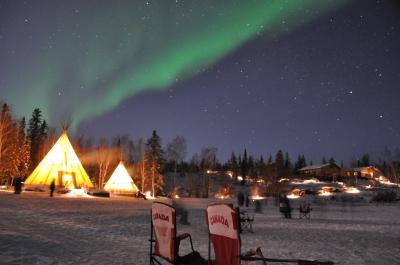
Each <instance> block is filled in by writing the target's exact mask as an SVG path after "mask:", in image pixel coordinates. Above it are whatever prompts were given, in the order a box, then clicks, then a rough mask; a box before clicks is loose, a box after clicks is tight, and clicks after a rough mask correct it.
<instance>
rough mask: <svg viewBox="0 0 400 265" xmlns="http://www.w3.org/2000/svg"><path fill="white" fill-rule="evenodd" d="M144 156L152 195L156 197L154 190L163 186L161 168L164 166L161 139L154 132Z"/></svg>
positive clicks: (148, 141)
mask: <svg viewBox="0 0 400 265" xmlns="http://www.w3.org/2000/svg"><path fill="white" fill-rule="evenodd" d="M146 156H147V159H146V160H147V161H148V165H149V171H150V176H151V190H152V195H153V196H155V195H156V188H159V189H162V187H163V186H164V182H163V178H162V176H161V171H162V166H163V165H164V151H163V150H162V148H161V139H160V137H159V136H158V135H157V132H156V131H155V130H154V131H153V134H152V136H151V137H150V138H149V139H148V140H147V144H146Z"/></svg>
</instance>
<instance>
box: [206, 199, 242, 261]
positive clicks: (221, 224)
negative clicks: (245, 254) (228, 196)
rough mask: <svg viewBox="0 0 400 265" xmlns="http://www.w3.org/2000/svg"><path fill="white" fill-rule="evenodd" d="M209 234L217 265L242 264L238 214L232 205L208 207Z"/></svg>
mask: <svg viewBox="0 0 400 265" xmlns="http://www.w3.org/2000/svg"><path fill="white" fill-rule="evenodd" d="M206 218H207V225H208V232H209V236H210V240H211V242H212V245H213V248H214V254H215V265H239V264H240V237H239V222H238V219H239V218H238V212H237V210H235V209H234V208H233V207H232V206H231V205H227V204H214V205H210V206H208V207H207V210H206Z"/></svg>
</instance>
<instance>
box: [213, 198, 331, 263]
mask: <svg viewBox="0 0 400 265" xmlns="http://www.w3.org/2000/svg"><path fill="white" fill-rule="evenodd" d="M206 219H207V220H206V222H207V226H208V233H209V243H208V260H209V264H213V265H240V264H241V261H244V262H245V264H248V262H252V261H261V262H263V264H267V262H280V263H297V264H298V265H333V264H334V263H333V262H331V261H310V260H299V259H272V258H265V257H264V256H263V255H262V253H261V249H260V248H258V249H257V251H251V252H248V253H246V254H245V255H242V254H241V252H240V248H241V245H240V244H241V243H240V232H239V230H240V227H239V221H240V220H239V219H240V215H239V210H238V209H237V208H236V209H234V208H233V206H232V205H229V204H213V205H210V206H208V207H207V210H206ZM211 243H212V245H213V248H214V256H215V261H211Z"/></svg>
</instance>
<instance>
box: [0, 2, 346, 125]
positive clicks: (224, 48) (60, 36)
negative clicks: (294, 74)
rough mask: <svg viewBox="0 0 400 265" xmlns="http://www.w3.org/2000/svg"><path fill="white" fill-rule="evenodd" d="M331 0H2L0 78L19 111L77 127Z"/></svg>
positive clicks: (326, 7)
mask: <svg viewBox="0 0 400 265" xmlns="http://www.w3.org/2000/svg"><path fill="white" fill-rule="evenodd" d="M338 2H339V1H325V2H324V3H323V4H322V2H321V1H311V0H303V1H241V2H236V1H188V2H183V1H182V2H181V1H134V2H128V1H117V2H113V4H110V3H109V2H107V1H85V2H84V3H79V4H78V2H74V1H62V2H54V1H40V5H38V4H36V3H34V2H29V1H28V2H27V3H26V4H24V3H25V2H24V3H22V2H19V3H18V4H13V3H12V2H11V1H5V2H3V3H2V8H1V11H2V14H3V15H1V17H2V20H1V21H2V25H3V27H6V28H7V27H8V28H11V26H13V31H9V30H4V29H3V31H2V40H3V42H4V43H3V44H2V46H4V47H6V49H3V53H4V52H5V51H7V50H8V51H9V49H12V51H11V54H3V55H2V57H3V58H4V57H5V58H6V60H5V61H3V63H2V64H3V65H2V69H4V70H5V72H3V74H2V78H1V79H2V80H3V81H2V83H1V87H2V90H3V91H4V90H5V91H6V94H5V100H7V101H9V102H11V103H12V104H13V105H15V106H17V107H18V108H16V110H17V111H19V112H20V113H19V114H20V115H26V116H27V115H29V113H30V111H31V110H32V108H33V107H39V108H41V109H42V110H43V111H44V113H45V116H46V117H48V118H49V119H50V121H51V122H52V123H57V122H59V121H60V120H62V119H70V120H71V121H72V125H73V127H74V128H76V126H77V125H79V123H80V122H81V121H83V120H85V119H89V118H92V117H93V116H96V115H100V114H102V113H104V112H105V111H108V110H110V109H112V108H114V107H116V106H118V104H120V103H121V101H122V100H125V99H126V98H128V97H132V96H135V95H136V94H138V93H140V92H142V91H146V90H153V89H166V88H168V87H169V86H171V84H173V83H174V82H176V81H177V80H181V79H185V78H187V77H190V76H193V75H195V74H196V73H198V72H199V71H201V69H203V68H205V67H207V66H209V65H210V64H212V63H214V62H216V61H217V60H218V59H220V58H221V57H223V56H225V55H226V54H228V53H229V52H232V51H233V50H234V49H236V48H237V47H239V46H240V45H242V44H243V43H245V42H246V41H248V40H250V39H252V38H254V37H255V36H257V35H261V34H266V35H268V34H271V35H272V34H280V33H284V32H285V30H286V31H288V30H290V29H291V28H295V27H297V26H300V25H301V24H303V23H305V22H306V21H308V20H309V19H312V18H314V17H316V16H317V15H316V14H318V12H319V13H323V12H324V11H326V10H329V9H330V8H332V7H334V5H337V3H338ZM304 10H310V11H309V12H310V14H309V15H308V16H304V15H303V13H304ZM42 13H46V15H45V16H43V14H42ZM299 13H301V14H302V16H299ZM282 20H283V21H286V23H287V24H286V25H284V26H282V23H281V22H282ZM17 32H18V33H17ZM16 42H26V44H25V45H20V44H18V45H16ZM3 95H4V94H3Z"/></svg>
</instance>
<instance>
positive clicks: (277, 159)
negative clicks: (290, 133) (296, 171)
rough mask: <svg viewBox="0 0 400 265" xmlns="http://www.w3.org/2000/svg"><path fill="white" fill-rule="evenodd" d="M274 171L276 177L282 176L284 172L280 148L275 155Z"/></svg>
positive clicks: (283, 159) (283, 160) (283, 161)
mask: <svg viewBox="0 0 400 265" xmlns="http://www.w3.org/2000/svg"><path fill="white" fill-rule="evenodd" d="M275 172H276V174H275V175H276V177H282V176H283V175H284V174H285V158H284V157H283V152H282V150H278V152H277V153H276V155H275Z"/></svg>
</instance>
